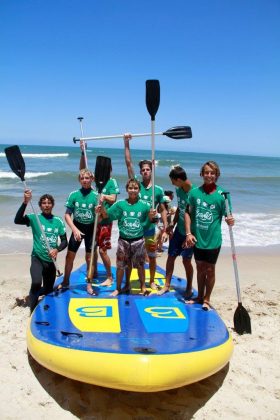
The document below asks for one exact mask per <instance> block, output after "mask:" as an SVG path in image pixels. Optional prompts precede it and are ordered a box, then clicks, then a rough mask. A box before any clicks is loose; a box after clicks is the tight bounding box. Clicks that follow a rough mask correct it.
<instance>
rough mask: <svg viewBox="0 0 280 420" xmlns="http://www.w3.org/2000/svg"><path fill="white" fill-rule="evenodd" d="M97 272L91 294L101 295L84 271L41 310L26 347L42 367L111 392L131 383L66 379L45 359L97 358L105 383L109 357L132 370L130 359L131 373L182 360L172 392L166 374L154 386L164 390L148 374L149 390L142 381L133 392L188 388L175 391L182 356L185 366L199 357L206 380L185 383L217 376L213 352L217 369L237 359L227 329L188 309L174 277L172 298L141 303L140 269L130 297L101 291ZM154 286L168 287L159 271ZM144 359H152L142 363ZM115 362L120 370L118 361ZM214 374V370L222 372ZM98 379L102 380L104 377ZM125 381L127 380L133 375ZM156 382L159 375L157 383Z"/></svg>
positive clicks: (211, 315)
mask: <svg viewBox="0 0 280 420" xmlns="http://www.w3.org/2000/svg"><path fill="white" fill-rule="evenodd" d="M98 273H99V275H98V280H96V281H95V282H94V288H95V290H96V291H97V292H98V296H97V297H96V296H90V295H88V294H87V292H86V282H85V277H86V267H85V265H84V266H82V267H81V268H80V269H78V270H77V271H75V272H73V273H72V275H71V284H70V288H69V289H66V290H63V291H60V292H57V293H55V292H54V293H52V294H50V295H48V296H46V297H45V298H44V299H43V300H42V301H41V302H40V303H39V305H38V306H37V307H36V309H35V311H34V312H33V315H32V317H31V320H30V325H29V330H28V337H29V338H28V344H29V346H28V347H29V350H30V352H31V354H32V355H34V357H35V359H36V360H38V361H39V363H41V364H43V365H44V366H46V367H48V368H49V369H51V370H54V371H56V372H58V373H62V374H64V375H65V376H69V377H72V378H74V379H79V380H84V381H86V382H90V383H96V384H100V385H103V386H109V387H113V388H120V389H131V388H130V385H129V384H128V385H122V384H117V385H116V382H118V380H117V379H118V378H117V379H116V377H115V376H114V377H113V378H112V383H111V382H110V379H109V380H108V379H105V382H104V381H103V379H102V380H100V379H99V378H97V379H96V378H95V371H94V372H93V378H88V377H86V378H85V377H84V374H83V373H81V376H79V372H78V373H77V372H76V370H75V372H74V374H73V372H72V371H70V372H68V368H66V370H65V368H62V369H59V368H57V367H56V366H53V362H52V361H49V360H48V357H49V354H50V353H54V354H56V352H57V354H58V353H61V352H62V355H63V354H64V356H65V357H66V358H68V359H69V361H70V362H71V360H72V358H73V357H74V359H75V361H76V356H77V355H79V354H81V357H82V358H83V359H84V357H85V355H87V357H92V358H93V360H94V358H97V359H98V360H101V361H102V362H103V363H105V365H104V376H106V377H107V376H108V375H109V377H110V370H112V366H109V362H110V357H114V356H116V357H117V356H121V358H119V359H116V360H119V362H121V363H124V364H125V365H129V364H130V362H129V363H128V360H133V362H132V366H134V365H135V363H136V364H138V363H140V364H141V363H147V361H148V363H152V364H154V363H155V360H157V363H159V362H160V363H159V367H160V366H161V368H163V366H164V364H165V363H166V360H165V358H166V357H169V359H168V360H169V361H170V360H171V359H170V357H172V358H173V359H172V360H174V363H175V357H174V356H176V355H177V356H179V355H180V358H179V359H178V366H177V365H176V363H175V367H174V369H175V372H174V375H173V376H174V380H173V382H174V381H175V382H174V383H173V382H172V386H170V384H165V383H164V381H165V379H164V375H163V374H159V377H160V379H158V378H157V379H156V381H157V382H160V381H163V383H162V384H158V383H157V384H155V385H153V384H151V381H152V382H153V379H150V375H149V378H147V384H146V385H147V386H146V387H145V378H141V380H140V381H141V384H140V385H139V387H138V386H137V384H136V385H135V384H134V382H133V384H134V388H135V390H140V391H149V390H150V391H153V390H160V389H168V388H172V387H176V386H181V385H182V384H183V383H182V380H181V379H180V380H179V382H178V384H177V382H176V369H178V372H177V374H178V373H179V371H180V370H181V367H180V364H179V363H181V362H180V360H181V357H184V359H182V360H186V361H187V360H188V355H189V358H190V359H189V360H191V359H192V358H193V357H195V360H196V361H200V358H201V357H202V362H203V363H202V365H204V364H205V374H203V375H204V376H203V375H202V376H201V373H199V374H198V376H196V374H193V373H190V377H189V378H187V377H186V381H185V383H190V382H194V381H195V380H197V378H199V379H201V378H202V377H206V376H209V374H212V373H214V371H213V369H212V370H211V368H210V371H209V372H208V367H207V365H208V364H209V360H208V359H209V357H213V354H214V353H215V355H216V356H215V357H216V358H219V357H220V359H221V360H220V362H219V360H217V361H216V362H215V363H216V364H215V366H216V365H217V367H218V368H221V367H223V366H224V364H225V363H226V362H227V361H228V359H229V357H230V355H231V352H232V341H231V338H230V335H229V332H228V330H227V328H226V326H225V324H224V323H223V321H222V320H221V318H220V317H219V315H218V314H217V312H216V311H215V310H211V311H208V312H207V311H203V310H202V309H201V305H199V304H194V305H186V304H185V302H184V298H183V296H184V292H185V288H186V281H185V280H183V279H180V278H178V277H177V276H173V278H172V290H171V291H170V292H169V293H166V294H164V295H162V296H158V295H157V294H156V292H152V293H151V294H150V295H149V296H143V295H139V280H138V278H137V272H136V270H133V272H132V279H131V289H132V290H131V293H130V294H121V295H119V296H117V297H111V296H110V294H111V293H112V291H113V290H114V289H115V282H114V283H113V285H112V286H110V287H107V286H100V285H99V284H100V283H102V281H104V280H105V278H106V273H105V270H104V267H103V266H102V265H101V264H99V265H98ZM113 277H114V278H115V277H116V276H115V268H113ZM148 277H149V271H148V270H146V281H147V286H148ZM155 281H156V284H157V285H159V286H163V285H164V281H165V272H164V270H163V269H161V268H160V267H157V270H156V279H155ZM39 343H40V344H41V343H43V346H42V349H41V350H38V348H39V347H41V345H39ZM213 351H214V352H213ZM219 355H220V356H219ZM102 356H103V359H102ZM143 356H145V357H146V358H147V359H146V361H145V362H143ZM100 357H101V359H100ZM161 357H162V362H161V359H160V358H161ZM46 358H47V360H45V359H46ZM74 359H73V361H74ZM97 359H96V360H97ZM78 360H79V359H78ZM91 360H92V359H91ZM107 363H108V366H107V367H106V364H107ZM112 363H115V362H114V361H113V359H112ZM200 364H201V363H200ZM176 366H177V367H176ZM217 367H215V369H216V370H215V371H217V370H218V369H217ZM85 369H86V368H85ZM132 369H133V368H132ZM192 369H193V366H192ZM70 370H71V369H70ZM200 370H201V366H200V367H199V368H198V371H199V372H200ZM130 373H131V374H133V372H130ZM98 375H101V376H102V372H101V373H98ZM127 375H128V376H129V372H127ZM156 375H157V374H156V373H155V375H154V376H155V377H156ZM199 375H200V376H199ZM165 376H166V375H165ZM178 376H180V375H178ZM186 376H187V375H186ZM199 379H198V380H199ZM102 381H103V382H102ZM119 381H120V382H122V378H119ZM168 381H170V379H168ZM142 382H143V383H142ZM140 388H141V389H140ZM142 388H143V389H142ZM146 388H147V389H146Z"/></svg>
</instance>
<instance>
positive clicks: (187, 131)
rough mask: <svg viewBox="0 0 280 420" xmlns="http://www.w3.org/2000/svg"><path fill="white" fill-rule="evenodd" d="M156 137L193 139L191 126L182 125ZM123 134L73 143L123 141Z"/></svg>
mask: <svg viewBox="0 0 280 420" xmlns="http://www.w3.org/2000/svg"><path fill="white" fill-rule="evenodd" d="M150 135H151V133H140V134H131V136H132V137H147V136H150ZM154 135H155V136H167V137H169V138H171V139H174V140H181V139H190V138H192V129H191V127H189V126H185V125H180V126H178V127H172V128H169V129H168V130H166V131H163V132H158V133H154ZM122 138H123V134H114V135H112V136H98V137H80V138H78V137H74V138H73V142H74V143H77V142H78V141H91V140H106V139H122Z"/></svg>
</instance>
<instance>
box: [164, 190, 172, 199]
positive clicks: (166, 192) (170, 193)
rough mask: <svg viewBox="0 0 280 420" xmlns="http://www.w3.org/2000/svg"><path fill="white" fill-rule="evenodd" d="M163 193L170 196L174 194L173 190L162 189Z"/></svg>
mask: <svg viewBox="0 0 280 420" xmlns="http://www.w3.org/2000/svg"><path fill="white" fill-rule="evenodd" d="M164 195H167V197H170V196H171V195H174V192H173V191H171V190H166V191H164Z"/></svg>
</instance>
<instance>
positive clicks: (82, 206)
mask: <svg viewBox="0 0 280 420" xmlns="http://www.w3.org/2000/svg"><path fill="white" fill-rule="evenodd" d="M97 197H98V194H97V192H96V191H94V190H91V191H90V192H89V193H88V194H83V193H82V191H81V190H76V191H73V192H71V193H70V194H69V197H68V198H67V201H66V204H65V207H67V208H69V209H70V210H72V212H73V219H74V220H76V221H77V222H79V223H83V224H85V225H89V224H91V223H93V222H94V219H95V211H94V208H95V206H96V205H97Z"/></svg>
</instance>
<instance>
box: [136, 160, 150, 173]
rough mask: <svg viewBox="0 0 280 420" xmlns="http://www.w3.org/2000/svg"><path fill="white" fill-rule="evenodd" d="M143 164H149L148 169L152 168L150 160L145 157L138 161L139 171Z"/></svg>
mask: <svg viewBox="0 0 280 420" xmlns="http://www.w3.org/2000/svg"><path fill="white" fill-rule="evenodd" d="M143 165H149V167H150V169H151V170H152V161H151V160H147V159H144V160H140V162H139V168H140V171H141V170H142V168H143Z"/></svg>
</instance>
